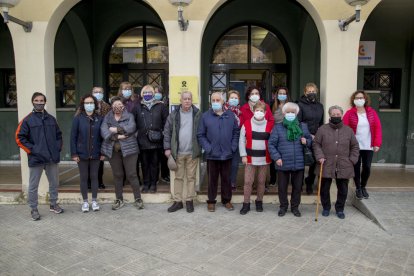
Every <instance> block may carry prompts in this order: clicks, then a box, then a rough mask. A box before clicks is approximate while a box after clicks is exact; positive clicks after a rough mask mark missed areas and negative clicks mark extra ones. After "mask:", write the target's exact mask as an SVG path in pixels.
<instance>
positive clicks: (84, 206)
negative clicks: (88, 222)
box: [82, 201, 89, 213]
mask: <svg viewBox="0 0 414 276" xmlns="http://www.w3.org/2000/svg"><path fill="white" fill-rule="evenodd" d="M82 212H83V213H86V212H89V203H88V202H87V201H84V202H83V203H82Z"/></svg>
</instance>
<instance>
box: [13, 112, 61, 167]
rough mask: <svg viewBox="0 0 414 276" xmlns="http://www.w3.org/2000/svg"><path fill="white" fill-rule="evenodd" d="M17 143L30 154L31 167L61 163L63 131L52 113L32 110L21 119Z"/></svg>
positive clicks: (17, 132) (16, 136) (17, 131)
mask: <svg viewBox="0 0 414 276" xmlns="http://www.w3.org/2000/svg"><path fill="white" fill-rule="evenodd" d="M15 138H16V143H17V145H18V146H19V147H20V148H22V149H23V150H24V151H25V152H26V153H27V155H28V159H29V167H36V166H40V165H45V164H50V163H59V162H60V152H61V151H62V145H63V141H62V131H60V128H59V125H58V123H57V121H56V119H55V117H53V116H52V115H50V114H49V113H47V111H46V110H45V111H44V112H35V111H32V113H30V114H29V115H27V116H26V117H25V118H24V119H23V120H21V121H20V123H19V125H18V127H17V130H16V135H15Z"/></svg>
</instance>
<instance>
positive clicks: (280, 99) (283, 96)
mask: <svg viewBox="0 0 414 276" xmlns="http://www.w3.org/2000/svg"><path fill="white" fill-rule="evenodd" d="M277 99H278V100H279V101H282V102H284V101H286V100H287V95H277Z"/></svg>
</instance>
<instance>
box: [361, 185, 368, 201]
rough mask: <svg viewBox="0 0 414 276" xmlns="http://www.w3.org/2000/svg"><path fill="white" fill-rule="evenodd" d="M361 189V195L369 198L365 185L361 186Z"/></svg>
mask: <svg viewBox="0 0 414 276" xmlns="http://www.w3.org/2000/svg"><path fill="white" fill-rule="evenodd" d="M361 191H362V196H363V197H364V198H365V199H367V198H369V194H368V192H367V189H366V188H365V187H362V189H361Z"/></svg>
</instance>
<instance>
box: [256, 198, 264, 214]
mask: <svg viewBox="0 0 414 276" xmlns="http://www.w3.org/2000/svg"><path fill="white" fill-rule="evenodd" d="M255 203H256V212H263V201H257V200H256V201H255Z"/></svg>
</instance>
